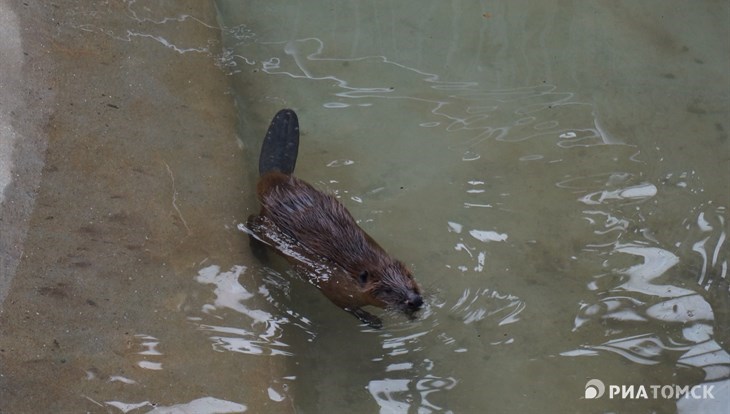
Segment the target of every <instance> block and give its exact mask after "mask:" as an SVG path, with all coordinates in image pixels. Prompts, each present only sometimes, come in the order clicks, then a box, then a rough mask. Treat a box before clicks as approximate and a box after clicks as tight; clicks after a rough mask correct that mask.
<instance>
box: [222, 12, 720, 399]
mask: <svg viewBox="0 0 730 414" xmlns="http://www.w3.org/2000/svg"><path fill="white" fill-rule="evenodd" d="M218 6H219V10H220V15H221V21H222V22H223V25H224V26H225V27H227V31H226V32H225V34H226V38H225V40H226V51H227V52H226V56H225V63H226V68H227V70H228V71H229V72H230V73H231V75H232V77H233V78H234V84H235V85H236V93H237V102H238V104H239V114H240V115H239V117H240V120H241V124H242V125H241V131H242V132H241V136H242V141H243V143H244V145H245V146H246V148H247V149H248V150H250V157H252V159H255V156H256V151H257V149H258V145H259V143H260V136H261V132H262V131H263V129H264V127H265V125H266V122H267V121H268V119H267V118H269V117H270V116H271V115H272V114H273V113H274V112H275V111H276V109H278V108H280V107H292V108H294V109H296V110H297V111H298V112H299V116H300V121H301V124H302V130H303V137H302V145H301V150H300V158H299V163H298V166H297V174H298V175H299V176H300V177H302V178H304V179H306V180H308V181H310V182H313V183H315V184H317V185H318V186H319V187H320V188H323V189H325V190H327V191H330V192H333V193H335V194H337V195H338V196H339V197H340V199H341V200H342V202H343V203H345V204H346V205H347V206H348V208H350V210H351V211H352V212H353V214H354V216H355V217H357V218H358V219H359V220H360V223H361V225H362V226H363V228H365V229H366V231H368V232H369V233H370V234H372V235H373V236H374V237H375V238H376V239H377V240H380V241H381V243H382V244H383V245H384V246H385V247H386V248H388V249H389V250H390V251H391V252H392V253H393V254H394V255H396V256H398V257H400V258H401V259H402V260H404V261H405V262H406V263H408V264H409V265H410V266H412V267H413V269H414V271H415V274H416V277H417V279H418V280H419V281H420V282H421V284H422V285H423V287H424V290H425V291H426V292H427V294H426V295H427V297H428V300H427V302H428V306H427V308H426V310H425V311H424V312H423V315H422V318H421V319H420V320H418V321H417V322H415V323H408V322H406V321H404V320H403V318H400V317H398V316H397V315H387V316H386V327H385V329H384V330H382V331H378V332H373V331H369V330H367V329H363V328H358V327H356V326H354V323H353V321H352V320H350V319H352V318H350V317H349V316H348V315H346V314H343V313H342V312H338V311H337V310H336V308H334V307H333V306H332V305H330V304H329V303H327V301H326V300H325V299H322V298H317V297H316V296H313V294H312V293H311V292H308V291H307V286H306V285H305V284H304V283H301V282H298V281H296V280H294V281H292V280H290V279H288V278H287V277H286V276H281V272H284V271H285V270H283V269H285V268H284V267H282V268H279V269H277V270H276V272H277V273H276V275H275V276H274V275H272V273H271V272H272V270H271V269H269V268H264V267H261V266H260V265H258V264H256V263H252V264H251V267H250V269H248V270H247V271H249V272H251V274H252V275H253V277H254V279H256V280H264V281H265V283H264V286H266V291H267V293H271V294H272V295H277V294H278V295H280V296H279V297H276V296H274V297H275V300H276V302H277V303H285V304H286V309H282V312H293V314H294V315H296V318H288V319H289V320H288V321H287V322H288V323H287V324H286V325H284V326H283V327H282V329H281V338H282V340H283V341H284V342H287V343H289V344H291V345H292V347H291V348H290V349H289V352H290V354H287V355H288V358H289V359H290V360H289V362H288V366H289V367H291V368H290V369H291V375H290V376H287V377H286V378H292V379H291V380H289V379H284V378H282V380H281V382H282V383H288V384H290V385H291V386H290V387H289V389H288V390H289V391H288V394H287V395H288V398H292V399H293V401H294V405H295V407H297V408H298V409H300V410H301V411H303V412H337V411H339V410H342V409H343V407H348V408H349V409H351V410H353V411H354V412H377V411H378V410H380V412H384V413H385V412H406V411H409V412H442V411H443V412H483V410H485V409H486V410H490V411H494V412H545V411H547V412H586V411H591V412H593V411H596V412H657V411H658V412H675V411H680V412H693V411H695V410H698V409H702V410H705V411H706V412H712V411H713V410H717V409H719V408H718V407H721V406H722V405H723V404H727V400H726V399H724V400H723V401H719V402H718V401H717V400H712V401H709V400H704V401H698V400H695V399H691V398H690V399H686V398H685V399H681V400H679V401H675V399H674V398H666V399H664V398H661V396H660V397H659V398H657V399H653V398H650V399H648V400H619V399H608V398H607V397H603V398H601V399H597V400H588V399H585V398H584V390H585V387H586V382H587V380H588V379H592V378H596V379H600V380H602V381H603V382H604V383H605V384H625V385H632V384H633V385H636V386H638V385H645V386H646V387H649V386H650V385H653V384H658V385H670V384H677V385H682V386H683V385H690V386H692V385H696V384H700V383H706V384H712V385H713V386H714V389H715V390H716V391H715V395H716V396H717V397H718V398H720V397H721V395H722V394H723V392H724V391H721V389H724V390H725V391H726V390H727V389H728V378H729V376H730V356H729V355H728V353H727V342H726V341H727V337H728V284H727V245H726V244H725V240H726V233H727V224H726V218H727V204H728V196H727V194H728V191H727V190H728V175H727V172H728V151H727V150H728V144H727V132H726V129H727V127H728V125H727V119H728V118H727V114H728V111H727V109H728V77H727V70H726V69H728V65H727V62H728V60H727V59H728V51H727V48H726V47H724V46H722V43H721V42H722V40H721V39H723V38H726V37H727V34H728V33H727V32H728V30H727V27H728V24H727V23H728V14H727V12H728V10H727V8H726V7H725V6H724V5H719V4H716V3H712V2H703V3H701V6H699V5H694V4H693V5H692V6H690V5H689V4H685V3H683V2H671V3H667V2H643V3H641V4H636V5H634V4H632V5H624V4H618V3H617V4H610V5H608V4H602V3H598V2H541V3H540V4H539V5H537V4H534V3H532V4H528V3H527V2H517V3H516V2H498V3H490V4H481V3H478V2H451V3H449V2H439V1H433V2H419V3H418V5H416V4H413V3H407V2H406V3H398V4H393V3H392V2H379V1H376V2H367V3H347V4H343V3H341V2H327V1H322V2H316V3H311V2H308V3H306V4H302V3H300V4H296V5H292V4H290V3H285V2H266V3H265V4H263V3H260V4H251V3H246V4H244V3H238V2H227V1H219V2H218ZM690 27H702V28H703V29H702V30H690ZM310 290H311V289H310ZM277 291H278V292H277ZM272 292H273V293H272ZM546 407H549V408H546ZM698 407H699V408H698Z"/></svg>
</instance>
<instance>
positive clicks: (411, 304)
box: [406, 293, 423, 310]
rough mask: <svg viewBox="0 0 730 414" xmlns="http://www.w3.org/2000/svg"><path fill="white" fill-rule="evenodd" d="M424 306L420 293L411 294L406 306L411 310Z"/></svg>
mask: <svg viewBox="0 0 730 414" xmlns="http://www.w3.org/2000/svg"><path fill="white" fill-rule="evenodd" d="M422 305H423V298H422V297H421V295H419V294H418V293H409V294H408V299H406V306H408V308H410V309H414V310H416V309H419V308H420V307H421V306H422Z"/></svg>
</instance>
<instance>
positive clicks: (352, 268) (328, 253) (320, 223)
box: [259, 172, 393, 274]
mask: <svg viewBox="0 0 730 414" xmlns="http://www.w3.org/2000/svg"><path fill="white" fill-rule="evenodd" d="M259 198H260V201H261V205H262V214H263V215H265V216H267V217H269V218H270V219H271V221H273V222H274V223H275V224H276V225H277V227H279V228H280V229H281V230H282V231H284V232H286V233H287V234H288V235H289V236H291V237H293V238H294V239H295V240H297V242H299V243H301V244H303V245H304V246H306V247H307V248H308V249H310V250H311V251H313V252H316V253H317V254H318V255H320V256H322V257H325V258H327V259H329V260H331V261H333V262H335V263H337V264H338V265H340V266H341V267H343V268H344V269H346V270H347V271H349V272H351V273H352V274H358V273H360V272H362V271H363V270H366V269H368V268H372V267H375V268H380V267H384V266H387V265H389V264H391V262H393V259H391V258H390V257H389V256H388V254H387V253H386V252H385V251H384V250H383V249H382V248H381V247H380V246H379V245H378V244H377V243H376V242H375V241H374V240H373V239H372V238H371V237H369V236H368V235H367V234H366V233H365V232H364V231H363V230H362V229H361V228H360V227H359V226H358V225H357V223H356V222H355V219H354V218H353V217H352V215H350V213H349V212H348V211H347V209H345V206H343V205H342V203H340V202H339V201H338V200H337V199H336V198H335V197H334V196H332V195H330V194H325V193H323V192H321V191H319V190H317V189H316V188H314V187H312V186H311V185H310V184H308V183H306V182H305V181H302V180H299V179H297V178H296V177H294V176H289V175H285V174H281V173H276V172H274V173H269V174H267V175H266V176H264V177H262V179H261V182H260V184H259Z"/></svg>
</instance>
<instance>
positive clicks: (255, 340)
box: [190, 265, 311, 356]
mask: <svg viewBox="0 0 730 414" xmlns="http://www.w3.org/2000/svg"><path fill="white" fill-rule="evenodd" d="M246 270H247V268H246V267H245V266H234V267H233V268H232V269H231V270H229V271H226V272H221V271H220V267H219V266H217V265H211V266H208V267H205V268H203V269H201V270H200V271H199V272H198V276H197V277H196V278H195V280H197V281H198V282H200V283H202V284H209V285H214V289H213V293H214V294H215V295H216V298H215V301H214V302H213V303H212V304H206V305H204V306H203V308H202V311H203V313H204V314H206V315H209V316H212V317H213V318H214V319H217V320H220V319H226V320H227V318H224V317H223V316H220V315H219V313H220V312H221V311H222V310H225V309H230V310H233V311H235V312H238V313H240V314H242V315H245V316H246V317H247V320H244V321H243V322H242V323H241V324H240V325H239V326H221V325H217V324H212V323H203V320H204V319H203V317H192V318H190V320H191V321H193V322H194V323H196V324H197V325H198V327H199V329H200V330H202V331H205V332H209V333H210V339H211V341H212V342H213V349H215V350H218V351H224V350H226V351H233V352H240V353H244V354H252V355H283V356H291V355H293V352H292V351H291V350H290V348H289V345H288V344H287V343H286V342H285V341H284V340H283V337H284V327H285V326H286V325H292V326H295V327H299V328H301V329H304V330H305V331H307V332H310V333H311V331H309V324H310V322H309V320H307V319H306V318H303V317H301V316H300V315H297V314H295V313H294V312H292V311H289V310H286V311H284V312H282V313H283V314H281V315H273V314H271V313H270V312H267V311H264V310H261V309H251V308H249V307H248V306H247V305H246V302H247V301H248V300H250V299H251V298H253V297H254V296H257V295H258V296H259V297H263V299H265V301H266V302H269V303H275V301H274V300H273V299H272V296H271V293H270V291H269V287H268V286H266V285H265V284H262V285H260V286H258V290H257V291H256V292H249V290H247V289H246V288H245V287H244V286H243V285H242V284H241V283H240V281H239V278H240V277H241V276H242V275H243V274H244V273H245V272H246ZM268 281H269V283H270V284H271V286H274V287H275V288H277V289H281V288H282V286H284V288H285V286H286V285H281V284H279V283H280V282H279V280H274V279H271V278H270V279H268ZM284 314H288V316H284Z"/></svg>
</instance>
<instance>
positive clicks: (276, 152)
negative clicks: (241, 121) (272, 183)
mask: <svg viewBox="0 0 730 414" xmlns="http://www.w3.org/2000/svg"><path fill="white" fill-rule="evenodd" d="M298 152H299V120H298V119H297V114H296V113H295V112H294V111H292V110H291V109H282V110H281V111H279V112H277V113H276V116H274V119H272V120H271V125H269V130H268V131H267V132H266V137H264V143H263V144H262V145H261V155H260V156H259V174H260V175H264V174H266V173H269V172H272V171H279V172H281V173H284V174H286V175H291V173H293V172H294V166H295V165H296V163H297V153H298Z"/></svg>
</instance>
